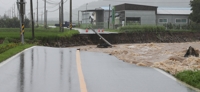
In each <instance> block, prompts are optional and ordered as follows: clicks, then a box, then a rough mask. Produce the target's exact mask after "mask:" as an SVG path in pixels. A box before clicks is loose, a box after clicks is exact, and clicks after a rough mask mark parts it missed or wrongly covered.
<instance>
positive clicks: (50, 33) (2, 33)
mask: <svg viewBox="0 0 200 92" xmlns="http://www.w3.org/2000/svg"><path fill="white" fill-rule="evenodd" d="M76 34H79V32H78V31H77V30H69V29H65V30H64V32H59V28H49V29H44V28H35V38H36V39H40V38H43V37H48V38H54V37H71V36H73V35H76ZM24 37H25V39H31V38H32V31H31V28H26V29H25V32H24ZM5 38H14V39H19V38H20V29H19V28H0V39H5Z"/></svg>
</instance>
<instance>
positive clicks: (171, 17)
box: [157, 8, 192, 25]
mask: <svg viewBox="0 0 200 92" xmlns="http://www.w3.org/2000/svg"><path fill="white" fill-rule="evenodd" d="M157 11H158V13H157V24H158V25H163V24H167V23H171V24H176V25H186V24H188V23H189V18H188V17H189V15H190V13H191V12H192V11H191V8H158V10H157Z"/></svg>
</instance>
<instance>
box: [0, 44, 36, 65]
mask: <svg viewBox="0 0 200 92" xmlns="http://www.w3.org/2000/svg"><path fill="white" fill-rule="evenodd" d="M35 47H36V46H32V47H30V48H27V49H24V50H23V51H21V52H19V53H17V54H16V55H13V56H11V57H10V58H8V59H6V60H4V61H2V62H1V63H0V67H2V66H4V65H6V64H7V63H9V62H11V60H13V59H14V58H16V57H18V56H19V55H20V54H21V53H23V52H26V51H27V50H30V49H33V48H35Z"/></svg>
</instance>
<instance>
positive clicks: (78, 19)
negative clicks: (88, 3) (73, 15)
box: [78, 10, 80, 27]
mask: <svg viewBox="0 0 200 92" xmlns="http://www.w3.org/2000/svg"><path fill="white" fill-rule="evenodd" d="M79 25H80V24H79V10H78V26H79ZM79 27H80V26H79Z"/></svg>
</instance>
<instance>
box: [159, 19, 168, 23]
mask: <svg viewBox="0 0 200 92" xmlns="http://www.w3.org/2000/svg"><path fill="white" fill-rule="evenodd" d="M158 21H159V22H160V23H167V22H168V20H167V19H159V20H158Z"/></svg>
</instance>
